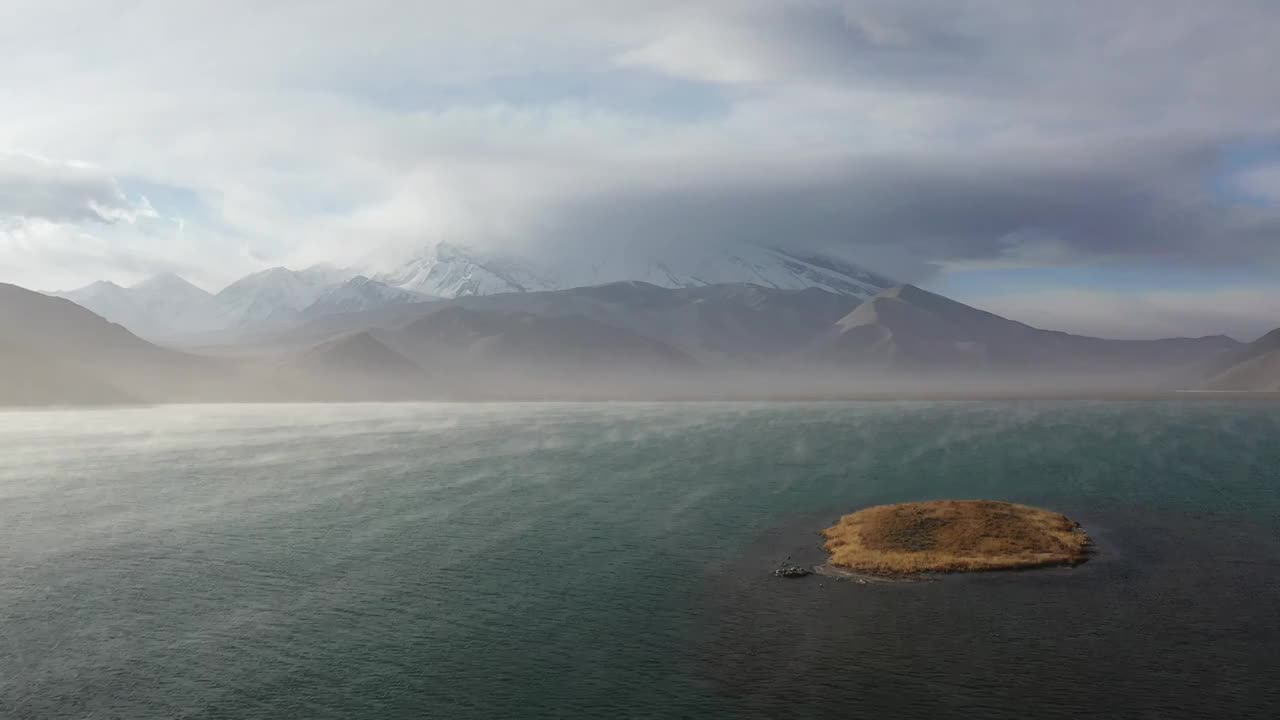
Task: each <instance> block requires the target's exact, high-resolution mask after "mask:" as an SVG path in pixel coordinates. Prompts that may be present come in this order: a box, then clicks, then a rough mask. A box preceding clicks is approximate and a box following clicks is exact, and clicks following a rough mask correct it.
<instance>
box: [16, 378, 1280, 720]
mask: <svg viewBox="0 0 1280 720" xmlns="http://www.w3.org/2000/svg"><path fill="white" fill-rule="evenodd" d="M0 448H2V449H3V452H0V633H2V634H0V717H4V718H135V717H157V718H167V717H189V718H355V717H368V718H383V717H386V718H417V717H438V718H508V717H509V718H597V717H651V718H668V717H707V718H717V717H724V718H730V717H796V718H801V717H902V716H915V717H940V716H957V717H993V718H994V717H1002V718H1023V717H1041V718H1043V717H1089V716H1097V717H1150V718H1171V717H1198V716H1209V717H1214V716H1216V717H1248V716H1252V717H1276V716H1277V715H1280V683H1277V681H1276V678H1280V406H1278V405H1273V404H1265V403H1257V404H1253V403H1245V402H1241V403H1217V402H1185V403H1174V402H1170V403H1098V404H1090V403H1031V402H1028V403H952V404H946V403H942V404H931V403H901V404H894V403H865V404H858V403H850V404H814V405H804V404H776V405H770V404H665V405H664V404H653V405H634V404H625V405H430V404H429V405H345V406H338V405H314V406H247V407H246V406H200V407H196V406H184V407H165V408H138V409H119V410H102V411H49V412H11V413H3V414H0ZM941 497H985V498H1000V499H1008V500H1014V501H1021V502H1029V503H1034V504H1038V505H1043V506H1047V507H1050V508H1054V509H1058V510H1060V511H1063V512H1066V513H1067V514H1069V515H1071V516H1072V517H1074V518H1076V519H1078V520H1080V521H1082V522H1083V523H1084V524H1085V525H1086V526H1087V527H1088V528H1089V529H1090V530H1091V531H1092V532H1093V534H1094V536H1095V537H1096V538H1097V540H1098V544H1099V548H1100V553H1099V555H1098V556H1097V557H1096V558H1095V560H1094V561H1092V562H1090V563H1088V564H1087V565H1085V566H1083V567H1081V568H1078V569H1075V570H1047V571H1034V572H1023V573H996V574H988V575H981V576H965V577H952V578H947V579H945V580H943V581H940V582H934V583H922V584H910V585H889V586H866V585H857V584H854V583H849V582H840V581H834V580H830V579H820V578H808V579H804V580H784V579H778V578H774V577H772V576H771V575H770V570H771V569H772V568H773V567H774V566H775V565H776V564H777V563H778V562H779V561H780V560H782V559H784V558H786V557H787V556H792V558H793V559H797V560H802V561H809V560H817V559H820V557H821V553H820V552H818V551H817V543H818V538H817V537H816V535H815V534H814V533H815V531H816V530H818V529H820V528H821V527H823V526H825V525H826V524H827V523H829V522H830V521H832V520H834V519H835V518H836V517H837V516H838V515H840V514H842V513H844V512H847V511H850V510H852V509H856V508H858V507H861V506H865V505H867V504H871V503H880V502H891V501H901V500H910V499H927V498H941Z"/></svg>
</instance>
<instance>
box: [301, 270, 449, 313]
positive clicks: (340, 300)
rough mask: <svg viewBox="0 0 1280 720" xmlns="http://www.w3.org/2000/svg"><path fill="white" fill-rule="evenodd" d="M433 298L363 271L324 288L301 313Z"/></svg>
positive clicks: (328, 311)
mask: <svg viewBox="0 0 1280 720" xmlns="http://www.w3.org/2000/svg"><path fill="white" fill-rule="evenodd" d="M434 299H435V298H433V297H431V296H430V295H423V294H421V293H416V292H411V291H409V290H401V289H400V288H395V287H391V286H390V285H387V284H385V283H380V282H378V281H377V280H370V279H369V278H367V277H365V276H364V275H357V276H355V277H353V278H351V279H350V280H348V281H346V282H345V283H343V284H341V285H338V286H336V287H331V288H329V289H328V290H325V291H324V292H323V293H321V294H320V297H319V298H317V299H316V301H315V302H313V303H311V305H309V306H308V307H307V308H306V309H305V310H303V311H302V314H303V315H304V316H306V317H315V316H318V315H333V314H335V313H347V312H361V311H363V310H374V309H377V308H381V307H387V306H388V305H406V304H409V303H418V302H425V301H428V300H434Z"/></svg>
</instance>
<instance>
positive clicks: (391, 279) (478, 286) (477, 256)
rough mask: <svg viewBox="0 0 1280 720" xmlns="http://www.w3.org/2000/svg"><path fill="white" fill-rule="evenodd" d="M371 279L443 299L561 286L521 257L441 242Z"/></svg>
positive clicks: (550, 288)
mask: <svg viewBox="0 0 1280 720" xmlns="http://www.w3.org/2000/svg"><path fill="white" fill-rule="evenodd" d="M374 279H375V280H377V281H379V282H382V283H385V284H387V285H390V286H392V287H397V288H400V289H402V290H409V291H412V292H417V293H422V294H425V295H434V296H436V297H447V298H454V297H462V296H465V295H495V294H498V293H507V292H530V291H534V290H556V289H559V288H560V287H562V286H561V285H559V284H557V283H555V282H553V281H551V280H549V279H547V278H545V277H543V276H541V275H540V274H539V273H538V272H537V271H536V270H534V269H533V267H532V266H531V264H528V263H526V262H524V261H522V260H519V259H516V258H512V257H504V256H499V255H494V254H488V253H481V252H478V251H476V250H472V249H470V248H466V247H463V246H461V245H455V244H453V243H444V242H442V243H438V244H436V245H434V246H431V247H428V248H426V249H424V250H423V251H422V252H421V253H420V254H419V255H417V256H416V257H414V258H411V259H410V260H409V261H408V262H406V263H405V264H404V265H401V266H400V267H399V268H397V269H395V270H393V271H391V272H388V273H382V274H379V275H377V276H376V277H375V278H374Z"/></svg>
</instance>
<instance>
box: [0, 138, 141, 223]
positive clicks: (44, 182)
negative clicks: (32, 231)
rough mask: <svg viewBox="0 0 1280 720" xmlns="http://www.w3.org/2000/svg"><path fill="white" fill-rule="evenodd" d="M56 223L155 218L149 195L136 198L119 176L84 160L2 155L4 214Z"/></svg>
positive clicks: (0, 184) (0, 199) (1, 204)
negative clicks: (124, 186) (131, 195)
mask: <svg viewBox="0 0 1280 720" xmlns="http://www.w3.org/2000/svg"><path fill="white" fill-rule="evenodd" d="M6 215H7V216H11V217H19V218H30V219H40V220H48V221H52V222H99V223H114V222H126V223H132V222H136V221H137V220H138V219H139V218H142V217H154V216H155V209H154V208H152V207H151V205H150V204H149V203H148V202H147V200H146V198H137V199H133V200H131V199H130V198H128V197H126V196H125V193H124V191H123V190H122V189H121V187H120V184H119V183H118V182H117V181H116V179H115V178H113V177H111V176H110V175H108V174H106V173H105V172H103V171H102V170H101V169H100V168H96V167H93V166H91V165H87V164H84V163H76V162H58V161H54V160H50V159H47V158H43V157H39V156H37V155H28V154H20V153H0V216H6Z"/></svg>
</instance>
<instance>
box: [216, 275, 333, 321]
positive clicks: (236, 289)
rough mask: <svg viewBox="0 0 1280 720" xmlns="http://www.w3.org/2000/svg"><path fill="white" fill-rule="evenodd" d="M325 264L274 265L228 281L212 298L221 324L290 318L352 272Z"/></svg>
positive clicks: (290, 319)
mask: <svg viewBox="0 0 1280 720" xmlns="http://www.w3.org/2000/svg"><path fill="white" fill-rule="evenodd" d="M354 274H355V273H353V272H352V271H350V270H343V269H339V268H335V267H332V266H328V265H315V266H312V267H309V268H307V269H305V270H290V269H288V268H284V267H274V268H271V269H269V270H263V271H262V272H258V273H254V274H252V275H249V276H246V277H243V278H241V279H239V280H237V281H235V282H234V283H231V284H230V285H228V286H227V287H226V288H224V289H223V290H222V292H220V293H218V294H217V296H216V297H215V300H216V301H217V303H218V306H219V312H220V313H221V319H222V326H223V327H224V328H228V329H236V328H250V327H263V326H270V325H281V324H286V323H288V322H291V321H293V320H295V319H297V317H298V316H299V314H300V313H301V312H302V311H303V310H305V309H307V308H308V307H310V306H311V305H312V304H313V303H315V302H316V301H317V300H319V299H320V296H321V295H323V294H324V293H325V291H327V290H329V289H330V288H333V287H335V286H338V285H341V284H342V283H344V282H346V281H347V280H349V279H350V278H351V277H352V275H354Z"/></svg>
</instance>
